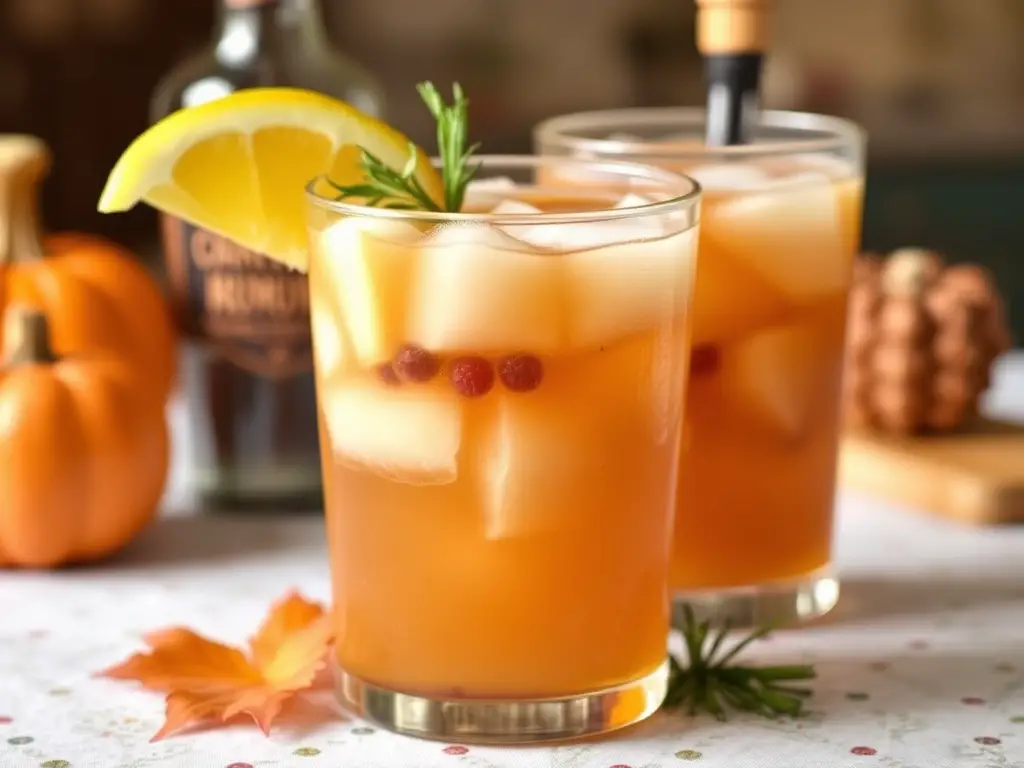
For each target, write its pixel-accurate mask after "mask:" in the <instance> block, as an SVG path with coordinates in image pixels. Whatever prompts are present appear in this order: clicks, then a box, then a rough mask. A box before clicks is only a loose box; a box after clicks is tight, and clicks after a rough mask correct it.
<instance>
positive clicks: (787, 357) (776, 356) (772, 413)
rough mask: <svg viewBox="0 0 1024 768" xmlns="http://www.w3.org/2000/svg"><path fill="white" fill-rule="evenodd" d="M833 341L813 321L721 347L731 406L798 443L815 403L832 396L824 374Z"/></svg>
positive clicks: (774, 329) (815, 408)
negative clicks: (830, 341) (796, 440)
mask: <svg viewBox="0 0 1024 768" xmlns="http://www.w3.org/2000/svg"><path fill="white" fill-rule="evenodd" d="M829 352H830V350H829V349H828V339H827V337H826V334H825V333H823V331H822V329H821V328H820V327H818V326H817V324H816V323H814V322H807V323H804V324H801V325H786V326H780V327H777V328H773V329H771V330H767V331H762V332H761V333H758V334H756V335H754V336H751V337H749V338H747V339H745V340H743V341H741V342H739V343H736V344H733V345H729V346H726V347H724V348H723V349H722V358H721V360H722V369H721V380H722V386H723V388H724V390H725V392H726V393H727V397H729V399H730V402H732V403H733V404H734V406H735V407H736V408H738V409H740V410H741V412H743V413H745V414H747V415H749V416H751V417H752V418H755V419H757V421H758V422H759V423H760V424H762V425H765V426H767V427H769V428H770V429H771V430H772V431H773V432H775V433H777V434H781V435H782V436H784V437H787V438H790V439H799V438H800V437H801V436H802V435H803V434H804V432H805V431H806V430H807V428H808V427H809V420H810V417H811V415H812V414H814V413H815V412H816V411H817V406H816V403H817V402H819V401H820V398H821V397H823V396H829V395H830V394H831V393H828V392H822V391H821V390H822V389H827V387H828V381H827V380H826V379H825V377H824V375H823V371H827V370H828V366H829V360H830V357H831V358H834V357H836V356H837V354H838V352H837V351H836V350H831V356H830V354H829Z"/></svg>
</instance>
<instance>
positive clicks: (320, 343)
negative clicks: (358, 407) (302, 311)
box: [309, 290, 350, 378]
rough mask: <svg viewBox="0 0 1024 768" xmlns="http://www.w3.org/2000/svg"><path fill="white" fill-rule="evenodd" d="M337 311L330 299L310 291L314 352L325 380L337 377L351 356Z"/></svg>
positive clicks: (318, 368) (317, 365)
mask: <svg viewBox="0 0 1024 768" xmlns="http://www.w3.org/2000/svg"><path fill="white" fill-rule="evenodd" d="M337 309H338V308H337V307H336V306H335V305H334V303H332V301H331V300H330V299H329V298H327V297H325V296H322V295H321V294H319V293H318V292H317V291H314V290H311V291H310V297H309V316H310V324H311V331H312V341H313V352H314V354H315V355H316V367H317V370H318V371H319V373H320V375H321V376H323V377H325V378H329V377H332V376H336V375H337V374H338V373H339V372H340V371H341V370H342V369H343V368H344V367H345V364H346V363H347V362H348V357H349V356H350V353H349V351H348V349H347V347H348V341H347V340H346V339H345V335H344V330H343V329H342V327H341V319H340V317H339V314H338V311H337Z"/></svg>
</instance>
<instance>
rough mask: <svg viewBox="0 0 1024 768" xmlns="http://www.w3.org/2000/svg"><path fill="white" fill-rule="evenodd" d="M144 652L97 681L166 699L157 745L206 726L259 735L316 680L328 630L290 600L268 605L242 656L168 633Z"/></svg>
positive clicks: (319, 617)
mask: <svg viewBox="0 0 1024 768" xmlns="http://www.w3.org/2000/svg"><path fill="white" fill-rule="evenodd" d="M143 639H144V640H145V642H146V645H148V646H149V648H150V650H149V651H148V652H143V653H136V654H133V655H132V656H131V657H129V658H128V659H127V660H125V661H124V662H122V663H120V664H116V665H114V666H113V667H110V668H109V669H106V670H104V671H102V672H100V673H99V674H100V675H101V676H103V677H110V678H114V679H117V680H135V681H137V682H139V683H141V684H142V685H144V686H145V687H146V688H149V689H151V690H155V691H162V692H164V693H166V694H167V701H166V710H165V714H164V725H163V727H162V728H160V730H159V731H157V733H156V734H155V735H154V736H153V738H152V741H159V740H160V739H163V738H165V737H167V736H170V735H172V734H174V733H177V732H178V731H181V730H184V729H186V728H189V727H192V726H195V725H198V724H200V723H205V722H210V721H220V722H227V721H228V720H231V719H232V718H235V717H238V716H239V715H248V716H249V717H251V718H252V719H253V720H254V721H255V722H256V724H257V725H258V726H259V727H260V729H261V730H262V731H263V732H264V733H265V734H266V733H269V732H270V725H271V723H272V722H273V720H274V718H275V717H277V715H278V714H279V713H280V712H281V708H282V707H283V706H284V704H285V702H287V701H288V700H289V699H290V698H291V697H292V696H293V695H294V694H295V693H296V692H298V691H301V690H304V689H307V688H310V687H311V686H313V684H314V683H315V682H317V681H318V680H319V679H321V674H320V673H321V672H322V670H323V669H324V667H325V659H324V657H325V654H326V651H327V647H328V646H329V645H330V642H331V639H332V638H331V627H330V622H329V620H328V617H327V616H326V615H324V610H323V608H322V607H321V606H320V605H318V604H317V603H312V602H309V601H308V600H306V599H305V598H303V597H302V596H300V595H298V594H296V593H294V592H293V593H290V594H288V595H286V596H285V597H284V598H282V599H281V600H279V601H277V602H276V603H274V605H273V606H271V608H270V611H269V613H268V614H267V617H266V619H264V621H263V624H262V625H261V626H260V628H259V630H258V631H257V632H256V634H255V635H254V636H253V637H252V638H251V639H250V640H249V653H248V655H247V654H246V653H244V652H243V651H242V650H240V649H238V648H232V647H231V646H229V645H224V644H223V643H218V642H216V641H214V640H209V639H207V638H205V637H203V636H202V635H199V634H197V633H195V632H193V631H192V630H190V629H185V628H182V627H172V628H170V629H163V630H158V631H156V632H151V633H149V634H148V635H146V636H145V638H143Z"/></svg>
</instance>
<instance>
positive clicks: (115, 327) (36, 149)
mask: <svg viewBox="0 0 1024 768" xmlns="http://www.w3.org/2000/svg"><path fill="white" fill-rule="evenodd" d="M49 165H50V161H49V153H48V151H47V148H46V145H45V144H43V142H42V141H40V140H39V139H36V138H34V137H32V136H20V135H7V136H0V311H2V308H3V307H4V306H7V305H9V304H14V303H22V302H24V303H26V304H30V305H32V306H35V307H39V308H40V309H41V310H43V312H44V313H45V314H46V316H47V318H48V320H49V323H50V332H51V337H52V344H53V349H54V350H55V351H56V353H57V354H58V355H62V356H63V355H70V354H78V353H81V352H86V353H88V352H93V351H96V350H106V351H109V352H112V353H114V354H118V355H121V356H124V357H126V358H127V359H129V360H132V361H134V362H135V363H136V364H137V367H139V369H140V370H143V371H145V372H146V374H147V375H148V380H149V381H150V382H151V383H150V385H149V388H150V390H151V391H153V392H155V393H156V395H157V396H158V397H159V398H161V399H162V400H164V401H166V399H167V397H168V395H170V393H171V391H172V389H173V386H174V378H175V371H176V367H177V338H176V333H175V329H174V325H173V320H172V317H171V312H170V308H169V306H168V304H167V302H166V301H165V299H164V297H163V294H162V292H161V290H160V288H159V286H158V285H157V284H156V282H155V281H154V280H153V278H151V277H150V275H149V273H148V272H147V271H146V269H145V267H143V266H142V264H141V263H140V262H139V260H138V259H137V258H136V257H135V256H133V255H132V254H131V253H129V252H127V251H126V250H125V249H123V248H121V247H120V246H118V245H115V244H114V243H111V242H109V241H107V240H105V239H103V238H100V237H98V236H96V235H86V234H79V233H71V232H69V233H62V234H55V235H51V236H49V237H45V238H43V237H41V235H40V232H39V225H38V218H37V202H38V201H37V195H38V187H39V184H40V182H41V181H42V179H43V178H44V177H45V175H46V172H47V170H48V169H49Z"/></svg>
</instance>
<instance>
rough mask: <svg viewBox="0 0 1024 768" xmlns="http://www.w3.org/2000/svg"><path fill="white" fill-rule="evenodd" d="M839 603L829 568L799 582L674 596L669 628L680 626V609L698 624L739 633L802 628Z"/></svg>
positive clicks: (809, 575)
mask: <svg viewBox="0 0 1024 768" xmlns="http://www.w3.org/2000/svg"><path fill="white" fill-rule="evenodd" d="M838 601H839V580H838V579H837V578H836V576H835V574H834V572H833V571H832V569H831V568H823V569H821V570H818V571H815V572H813V573H810V574H808V575H807V576H803V577H801V578H799V579H789V580H786V581H777V582H768V583H765V584H757V585H754V586H743V587H731V588H726V589H707V590H700V591H695V592H676V593H675V594H674V595H673V596H672V626H673V627H676V628H678V627H681V626H682V625H683V622H684V616H683V608H684V606H687V605H688V606H690V608H691V609H693V613H694V616H695V617H696V618H697V620H698V621H704V620H708V621H710V622H711V623H712V624H718V625H720V624H723V623H725V622H726V621H728V622H729V623H730V624H731V625H732V626H733V627H735V628H737V629H742V628H745V627H760V626H764V625H765V624H772V625H777V626H786V625H792V624H801V623H803V622H806V621H810V620H811V619H816V618H818V617H819V616H824V615H825V614H826V613H828V612H829V611H831V610H832V609H833V608H835V606H836V603H837V602H838Z"/></svg>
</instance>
